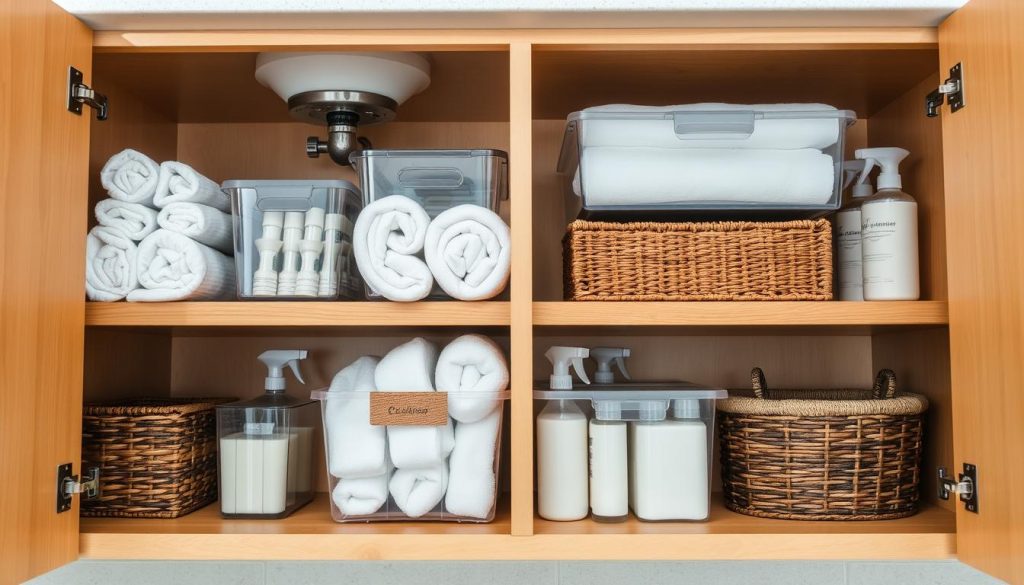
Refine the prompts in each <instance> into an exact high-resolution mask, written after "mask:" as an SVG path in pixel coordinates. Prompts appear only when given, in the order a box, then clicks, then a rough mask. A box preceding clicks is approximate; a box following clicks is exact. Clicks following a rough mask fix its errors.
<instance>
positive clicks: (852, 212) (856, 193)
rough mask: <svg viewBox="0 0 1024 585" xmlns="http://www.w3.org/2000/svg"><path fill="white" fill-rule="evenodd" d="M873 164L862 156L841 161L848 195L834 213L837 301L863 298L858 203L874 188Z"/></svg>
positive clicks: (871, 192) (870, 193)
mask: <svg viewBox="0 0 1024 585" xmlns="http://www.w3.org/2000/svg"><path fill="white" fill-rule="evenodd" d="M873 167H874V164H868V163H867V161H864V160H851V161H846V162H845V163H843V171H844V172H845V173H846V180H845V181H844V183H843V186H844V188H845V187H850V185H851V184H852V185H853V187H852V188H851V189H850V195H851V196H852V199H851V200H850V201H848V202H847V203H846V204H845V205H844V206H843V208H842V209H840V210H839V211H838V212H837V213H836V221H835V232H836V264H837V267H838V278H837V280H838V284H839V295H838V296H839V300H840V301H863V300H864V271H863V264H862V262H861V254H862V252H861V235H860V206H861V204H862V203H863V202H864V198H865V197H870V196H871V195H872V194H873V193H874V192H875V190H874V188H873V187H872V186H871V169H872V168H873Z"/></svg>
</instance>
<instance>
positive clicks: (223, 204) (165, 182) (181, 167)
mask: <svg viewBox="0 0 1024 585" xmlns="http://www.w3.org/2000/svg"><path fill="white" fill-rule="evenodd" d="M181 202H188V203H202V204H203V205H209V206H210V207H214V208H216V209H219V210H221V211H223V212H226V213H231V199H230V198H229V197H228V196H227V193H225V192H223V191H221V190H220V185H218V184H217V183H214V182H213V181H211V180H210V179H208V178H206V177H204V176H203V175H201V174H200V173H198V172H197V171H196V170H195V169H193V168H192V167H190V166H188V165H187V164H185V163H183V162H178V161H173V160H169V161H165V162H162V163H160V183H159V184H158V185H157V187H156V195H155V196H154V197H153V203H154V204H156V206H157V207H166V206H167V205H168V204H171V203H181Z"/></svg>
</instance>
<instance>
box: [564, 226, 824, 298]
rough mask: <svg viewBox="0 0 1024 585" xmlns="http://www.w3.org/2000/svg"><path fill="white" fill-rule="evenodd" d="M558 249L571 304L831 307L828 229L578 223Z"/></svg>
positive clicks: (812, 227)
mask: <svg viewBox="0 0 1024 585" xmlns="http://www.w3.org/2000/svg"><path fill="white" fill-rule="evenodd" d="M563 246H564V248H565V253H564V260H565V271H564V275H565V297H566V298H567V299H568V300H573V301H823V300H831V299H832V225H831V224H830V223H829V221H828V220H825V219H822V220H815V221H812V220H801V221H785V222H749V221H733V222H707V223H654V222H632V223H612V222H596V221H584V220H577V221H574V222H573V223H572V224H570V225H569V228H568V232H567V233H566V236H565V239H564V240H563Z"/></svg>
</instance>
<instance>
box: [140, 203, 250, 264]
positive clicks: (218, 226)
mask: <svg viewBox="0 0 1024 585" xmlns="http://www.w3.org/2000/svg"><path fill="white" fill-rule="evenodd" d="M157 223H159V224H160V227H162V228H164V229H165V230H170V231H172V232H175V233H179V234H183V235H186V236H188V237H190V238H192V239H193V240H195V241H197V242H199V243H200V244H206V245H207V246H210V247H211V248H214V249H216V250H220V251H221V252H224V253H225V254H229V255H231V254H234V251H235V246H234V242H233V241H232V230H231V216H230V215H228V214H227V213H224V212H223V211H220V210H219V209H215V208H213V207H210V206H209V205H203V204H202V203H189V202H186V201H182V202H180V203H169V204H167V206H165V207H164V208H163V209H161V210H160V214H159V215H158V216H157Z"/></svg>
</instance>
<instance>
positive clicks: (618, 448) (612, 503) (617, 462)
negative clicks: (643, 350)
mask: <svg viewBox="0 0 1024 585" xmlns="http://www.w3.org/2000/svg"><path fill="white" fill-rule="evenodd" d="M629 353H630V352H629V348H628V347H595V348H592V349H591V350H590V357H591V358H593V359H594V361H595V362H596V363H597V369H596V370H595V371H594V383H595V384H614V383H615V373H614V372H612V364H613V363H614V364H615V366H616V367H618V369H619V371H620V372H621V373H622V375H623V377H625V378H626V379H627V380H629V379H630V376H629V371H627V370H626V361H625V360H626V358H627V357H629ZM594 415H595V416H594V418H593V419H591V421H590V424H589V425H588V437H589V444H590V511H591V512H592V513H593V515H594V519H595V520H597V521H599V522H622V521H624V520H626V518H627V517H628V516H629V480H628V467H627V463H626V461H627V457H626V453H627V451H628V448H627V443H626V431H627V428H628V427H627V425H626V422H625V421H623V420H622V405H621V403H620V402H617V401H611V400H603V401H600V402H597V403H596V404H595V405H594Z"/></svg>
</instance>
